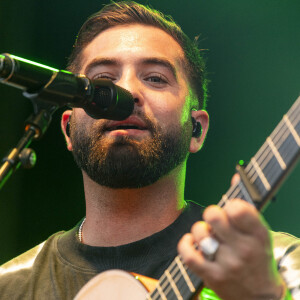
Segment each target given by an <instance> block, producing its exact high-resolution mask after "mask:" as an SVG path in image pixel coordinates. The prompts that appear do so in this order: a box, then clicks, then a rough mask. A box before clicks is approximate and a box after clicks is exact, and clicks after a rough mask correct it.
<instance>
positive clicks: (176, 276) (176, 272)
mask: <svg viewBox="0 0 300 300" xmlns="http://www.w3.org/2000/svg"><path fill="white" fill-rule="evenodd" d="M176 259H178V261H179V262H181V258H180V257H179V256H177V257H176V258H175V260H173V263H172V264H171V265H170V267H169V268H168V271H169V273H170V275H171V277H172V279H173V281H174V283H175V284H176V286H177V288H178V290H180V293H181V295H182V296H185V295H187V294H191V291H190V289H189V287H188V285H187V283H186V281H185V279H184V277H183V274H182V272H181V270H180V268H179V267H178V263H177V260H176ZM181 264H182V267H183V270H184V271H185V269H184V265H183V263H182V262H181ZM185 273H186V271H185ZM186 275H187V277H188V274H187V273H186Z"/></svg>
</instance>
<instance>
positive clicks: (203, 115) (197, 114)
mask: <svg viewBox="0 0 300 300" xmlns="http://www.w3.org/2000/svg"><path fill="white" fill-rule="evenodd" d="M191 114H192V117H193V118H195V120H196V121H197V122H200V124H201V128H202V132H201V135H200V136H199V137H198V138H197V137H192V139H191V143H190V152H191V153H196V152H198V151H199V150H200V149H201V147H202V146H203V143H204V140H205V137H206V134H207V131H208V127H209V116H208V113H207V112H206V111H205V110H192V112H191Z"/></svg>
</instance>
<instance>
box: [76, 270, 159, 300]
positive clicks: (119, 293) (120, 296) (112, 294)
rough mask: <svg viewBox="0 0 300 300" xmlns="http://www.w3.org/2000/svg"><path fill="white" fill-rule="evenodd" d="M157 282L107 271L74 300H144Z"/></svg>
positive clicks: (85, 287) (94, 279) (129, 274)
mask: <svg viewBox="0 0 300 300" xmlns="http://www.w3.org/2000/svg"><path fill="white" fill-rule="evenodd" d="M156 283H157V280H155V279H152V278H149V277H145V276H142V275H137V274H134V273H129V272H126V271H122V270H109V271H106V272H103V273H100V274H99V275H97V276H95V277H94V278H93V279H91V280H90V281H89V282H88V283H87V284H86V285H84V286H83V288H82V289H81V290H80V291H79V293H78V294H77V295H76V297H75V298H74V300H96V299H97V300H107V299H109V300H145V299H146V295H147V294H148V292H149V291H151V290H153V289H154V287H155V285H156Z"/></svg>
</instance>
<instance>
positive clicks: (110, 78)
mask: <svg viewBox="0 0 300 300" xmlns="http://www.w3.org/2000/svg"><path fill="white" fill-rule="evenodd" d="M99 78H104V79H109V80H111V81H115V80H116V78H115V77H114V76H113V75H111V74H107V73H101V74H97V75H95V76H93V79H99Z"/></svg>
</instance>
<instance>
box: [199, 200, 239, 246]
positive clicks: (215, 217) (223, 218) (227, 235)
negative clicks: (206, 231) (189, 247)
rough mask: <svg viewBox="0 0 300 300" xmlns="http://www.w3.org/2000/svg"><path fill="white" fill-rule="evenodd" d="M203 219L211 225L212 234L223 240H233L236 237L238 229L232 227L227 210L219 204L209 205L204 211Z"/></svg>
mask: <svg viewBox="0 0 300 300" xmlns="http://www.w3.org/2000/svg"><path fill="white" fill-rule="evenodd" d="M203 220H205V222H207V223H208V224H209V225H210V227H211V232H212V235H214V236H216V237H217V238H218V239H219V240H220V241H221V242H231V241H232V240H234V239H235V238H236V232H235V231H236V230H235V228H232V226H231V224H230V222H229V220H228V217H227V214H226V212H225V211H224V210H223V209H222V208H221V207H219V206H217V205H211V206H209V207H207V208H206V209H205V210H204V212H203Z"/></svg>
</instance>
